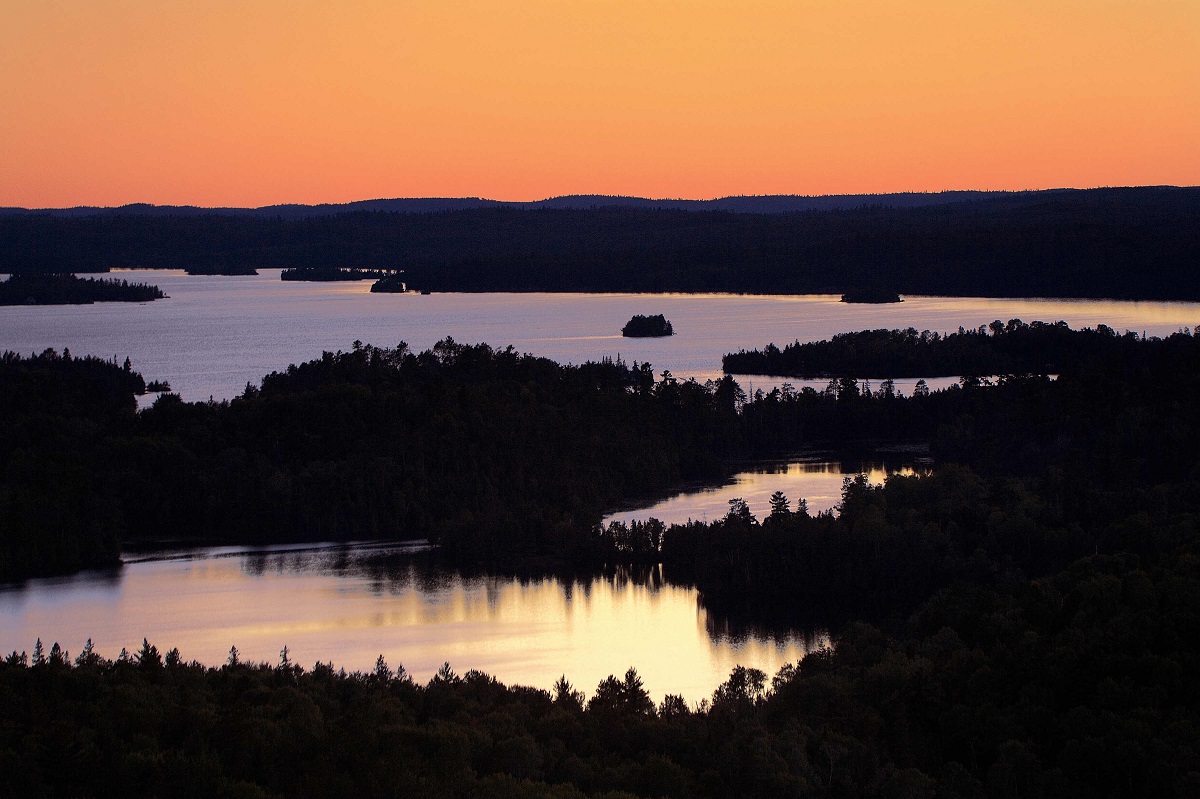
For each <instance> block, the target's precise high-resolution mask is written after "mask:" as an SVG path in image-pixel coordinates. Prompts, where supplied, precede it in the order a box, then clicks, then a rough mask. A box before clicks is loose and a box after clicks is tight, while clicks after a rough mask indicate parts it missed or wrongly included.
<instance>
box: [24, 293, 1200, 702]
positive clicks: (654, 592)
mask: <svg viewBox="0 0 1200 799" xmlns="http://www.w3.org/2000/svg"><path fill="white" fill-rule="evenodd" d="M116 276H117V277H122V278H126V279H130V280H133V281H136V282H150V283H155V284H157V285H159V286H160V287H161V288H162V289H163V290H164V291H166V292H167V294H169V295H170V299H166V300H160V301H156V302H152V303H144V304H132V305H131V304H122V303H107V304H97V305H88V306H53V307H5V308H0V349H3V350H15V351H17V352H20V353H23V354H28V353H31V352H40V351H41V350H43V349H46V348H47V347H54V348H56V349H59V350H61V349H63V348H64V347H68V348H70V349H71V351H72V352H73V353H74V354H76V355H85V354H91V355H97V356H100V357H104V358H115V359H117V360H118V361H123V360H124V359H125V358H126V357H129V358H130V359H131V360H132V362H133V365H134V367H135V368H136V369H137V370H138V371H140V372H141V373H142V374H143V375H144V376H145V377H146V378H147V379H148V380H151V379H155V380H167V381H169V382H170V383H171V385H172V387H173V389H174V390H175V391H177V392H179V393H181V394H182V395H183V397H184V398H185V399H189V400H202V399H208V398H209V397H210V396H211V397H213V398H215V399H218V400H220V399H227V398H230V397H233V396H236V395H237V394H238V393H240V392H241V391H242V389H243V388H244V387H245V385H246V383H248V382H249V383H254V384H258V382H259V381H260V380H261V378H262V377H263V375H265V374H267V373H268V372H271V371H273V370H278V369H282V368H285V367H286V366H287V365H288V364H289V363H298V362H301V361H304V360H309V359H312V358H315V357H318V356H319V355H320V353H321V352H322V351H324V350H337V349H343V350H346V349H349V348H350V347H351V345H352V342H354V341H355V340H361V341H363V342H366V343H371V344H375V345H378V346H395V345H396V344H397V343H399V342H400V341H406V342H408V344H409V345H410V346H411V347H413V348H414V349H425V348H428V347H430V346H432V345H433V344H434V343H435V342H436V341H438V340H439V339H442V338H444V337H446V336H452V337H453V338H455V339H456V340H458V341H462V342H466V343H476V342H480V341H486V342H488V343H490V344H492V345H493V346H498V347H503V346H506V345H509V344H511V345H513V346H515V347H516V348H517V349H518V350H520V351H522V352H531V353H533V354H536V355H542V356H546V357H549V358H553V359H555V360H557V361H560V362H571V363H580V362H583V361H586V360H597V359H600V358H602V357H614V358H615V357H617V356H620V357H621V358H623V359H624V360H625V361H627V362H633V361H635V360H636V361H641V362H645V361H649V362H650V363H652V364H653V365H654V367H655V370H656V371H657V372H661V371H663V370H670V371H671V372H672V373H673V374H675V375H676V376H677V377H680V378H688V377H695V378H697V379H700V380H705V379H710V378H716V377H719V376H720V375H721V356H722V355H723V354H725V353H726V352H731V351H736V350H739V349H743V348H745V349H750V348H758V347H762V346H763V345H765V344H767V343H769V342H774V343H776V344H777V345H779V346H783V345H784V344H788V343H790V342H792V341H796V340H799V341H813V340H819V339H824V338H829V337H830V336H832V335H834V334H835V333H840V332H846V331H851V330H862V329H870V328H895V327H900V328H907V327H916V328H917V329H930V330H934V331H938V332H942V333H948V332H954V331H957V330H958V328H959V327H960V326H963V327H978V326H979V325H981V324H987V323H989V322H991V321H993V320H995V319H1000V320H1003V321H1007V320H1009V319H1013V318H1020V319H1022V320H1024V321H1026V322H1032V321H1038V320H1040V321H1048V322H1052V321H1058V320H1064V321H1066V322H1068V323H1069V324H1070V325H1071V326H1072V327H1081V326H1095V325H1097V324H1107V325H1110V326H1111V327H1113V328H1115V329H1116V330H1118V331H1124V330H1127V329H1129V330H1134V331H1136V332H1138V333H1143V332H1144V333H1147V334H1150V335H1167V334H1170V333H1172V332H1174V331H1175V330H1178V329H1179V328H1181V327H1184V326H1189V327H1190V326H1195V325H1196V324H1197V323H1198V322H1200V305H1198V304H1196V303H1170V302H1116V301H1093V300H1082V301H1067V300H992V299H978V298H948V297H906V298H905V302H903V303H900V304H893V305H848V304H845V303H841V302H838V298H837V297H834V296H803V297H797V296H753V295H727V294H726V295H719V294H713V295H684V294H664V295H631V294H433V295H428V296H423V295H419V294H401V295H396V294H370V293H369V288H370V284H369V282H360V283H293V282H287V283H285V282H283V281H280V280H279V270H264V271H263V272H262V274H260V275H258V276H255V277H192V276H187V275H185V274H183V272H181V271H174V270H154V271H150V270H147V271H138V272H129V273H124V274H119V275H116ZM658 313H662V314H664V315H666V317H667V318H668V319H670V320H671V321H672V323H673V324H674V327H675V330H676V331H677V332H676V335H674V336H672V337H670V338H664V339H626V338H622V337H621V336H620V329H621V327H622V325H624V324H625V322H626V321H628V320H629V318H630V317H631V316H633V315H634V314H658ZM864 377H870V376H864ZM741 382H742V385H743V388H745V389H746V390H747V391H752V390H754V389H755V388H764V389H765V390H769V389H770V388H771V387H772V386H774V385H778V384H780V383H782V382H784V381H783V380H779V379H773V378H760V377H753V378H743V379H742V380H741ZM790 382H793V383H795V384H799V381H790ZM913 382H915V381H913ZM944 382H949V381H939V382H935V381H930V385H931V386H932V387H937V386H938V385H941V384H943V383H944ZM897 384H898V386H899V387H900V388H901V390H904V391H905V392H906V393H907V391H908V390H910V389H909V388H908V387H907V386H908V384H907V383H905V382H903V381H897ZM819 387H820V386H818V388H819ZM912 466H913V464H911V463H908V464H904V463H901V464H899V465H895V464H893V465H885V464H882V463H878V464H870V463H868V464H841V463H833V462H829V461H825V460H819V459H818V460H812V459H810V460H799V459H798V460H793V461H791V462H787V463H781V464H773V465H758V466H754V467H746V468H744V469H743V470H742V472H741V473H740V474H738V475H736V476H735V477H734V478H732V479H731V481H730V482H728V483H727V484H726V485H724V486H720V487H707V488H699V487H693V488H692V489H689V490H687V491H685V492H683V493H682V494H680V495H677V496H675V497H672V498H668V499H665V500H664V501H663V502H661V503H657V504H654V505H653V506H651V507H647V508H641V509H638V510H636V511H625V512H624V514H625V515H624V516H621V518H634V517H635V516H636V517H637V518H644V517H645V516H648V515H656V516H659V517H660V518H663V519H664V520H665V521H685V520H686V519H687V518H688V517H691V518H697V519H703V518H707V519H713V518H716V517H718V516H721V515H724V511H725V509H727V507H728V499H730V498H731V497H734V496H740V497H742V498H743V499H746V500H747V501H748V502H749V503H750V505H751V508H752V510H753V511H754V512H755V513H756V514H757V515H758V516H759V518H762V517H763V516H765V515H766V512H767V510H766V508H767V505H766V497H768V496H769V495H770V494H771V493H772V492H773V491H775V490H777V489H778V490H782V491H784V493H785V494H787V495H788V496H789V497H790V498H791V499H792V500H793V502H795V501H796V500H797V499H799V498H800V497H805V498H806V499H807V500H808V502H809V507H810V509H811V510H812V511H813V512H816V511H819V510H824V509H827V508H830V507H832V506H833V505H834V504H836V502H837V501H838V500H839V499H840V494H841V484H842V479H843V478H844V477H845V476H848V475H849V474H851V473H854V472H857V470H858V469H859V468H865V469H866V471H867V474H868V477H869V479H871V480H872V481H875V482H878V481H881V480H882V479H883V478H884V477H885V476H886V474H887V473H888V471H889V470H894V469H897V468H899V469H902V470H903V469H905V468H912ZM918 468H920V467H919V466H918ZM410 557H416V556H415V555H411V554H408V553H405V552H404V551H397V550H396V547H395V545H391V547H390V548H383V549H382V550H381V549H380V548H378V547H372V546H360V547H342V546H329V547H321V548H312V547H302V548H290V549H288V548H285V549H281V550H254V551H250V550H243V549H208V550H199V551H192V552H181V553H176V554H174V555H172V556H161V555H159V556H155V557H138V556H131V561H130V562H129V563H128V564H127V565H126V566H125V567H123V568H122V569H120V570H116V571H112V572H104V573H86V574H80V575H76V576H73V577H69V578H62V579H54V580H34V581H30V582H28V583H26V584H23V585H19V586H7V587H0V649H3V650H4V651H10V650H12V649H17V650H32V648H33V644H34V641H35V640H36V639H37V638H38V637H41V639H42V640H43V643H45V644H46V646H47V647H49V645H50V644H51V643H52V642H54V641H58V642H59V643H60V644H62V645H63V646H64V647H66V648H68V649H69V650H70V651H72V652H74V653H77V652H78V651H79V649H80V648H81V647H82V645H83V642H84V640H85V639H86V638H87V637H89V636H91V637H92V638H94V639H95V641H96V645H97V648H98V650H99V651H100V652H101V653H103V654H104V655H105V656H107V657H114V656H115V655H116V654H117V652H118V651H119V649H120V648H121V647H122V646H124V647H127V648H128V649H129V650H130V651H134V650H136V648H137V647H138V646H139V645H140V644H141V639H142V637H143V636H146V637H148V638H149V639H150V640H151V642H152V643H154V644H156V645H157V646H159V647H160V648H161V649H164V650H165V649H168V648H170V647H173V646H174V647H179V649H180V650H181V651H182V653H183V656H184V657H185V658H186V659H197V660H200V661H202V662H204V663H209V664H219V663H221V662H223V661H224V660H225V658H226V656H227V653H228V651H229V647H230V646H231V645H236V646H237V647H238V649H239V650H240V651H241V652H242V657H243V659H248V660H253V661H260V660H265V661H270V662H275V661H276V660H277V658H278V652H279V650H280V649H281V648H282V647H283V646H284V645H285V644H286V645H287V646H288V647H290V649H291V651H292V653H293V659H294V660H295V661H296V662H299V663H301V664H303V665H304V666H306V667H311V666H312V664H313V663H314V662H315V661H317V660H322V661H333V662H334V663H335V664H336V665H338V666H342V667H345V668H347V669H349V670H354V669H360V670H365V669H369V668H371V666H372V665H373V664H374V662H375V658H376V657H377V656H378V655H379V654H383V655H384V656H385V657H386V658H387V660H388V662H389V663H390V664H391V665H393V666H395V665H396V664H398V663H402V664H403V665H404V666H405V667H406V668H407V669H408V670H409V672H410V673H412V674H413V675H414V676H415V677H417V678H418V679H421V680H426V679H428V678H429V677H430V676H431V675H432V674H433V673H434V671H435V670H436V669H437V667H438V666H440V665H441V663H442V662H443V661H449V662H450V663H451V665H452V666H453V667H454V668H456V669H457V670H458V671H459V672H460V673H461V672H464V671H466V670H467V669H470V668H475V669H480V670H482V671H486V672H488V673H491V674H493V675H495V676H496V677H497V678H499V679H501V680H503V681H505V682H509V683H523V684H529V685H534V686H537V687H541V688H549V687H550V686H551V684H552V683H553V682H554V680H555V679H557V678H558V676H559V675H561V674H566V676H567V677H568V678H569V679H570V680H572V681H573V682H574V683H575V684H576V685H577V687H579V688H581V689H583V690H585V691H588V692H591V691H593V690H594V689H595V686H596V684H597V683H598V682H599V680H600V679H601V678H603V677H605V676H607V675H608V674H610V673H611V674H618V675H619V674H622V673H624V671H625V669H626V668H628V667H629V666H631V665H633V666H635V667H636V668H637V669H638V670H639V672H640V673H641V674H642V676H643V678H644V679H645V681H646V684H647V686H648V687H649V689H650V690H651V692H652V693H654V694H655V696H656V697H661V695H662V694H664V693H681V694H683V695H684V696H685V697H687V698H688V699H689V700H690V701H696V700H698V699H701V698H704V697H707V696H709V695H711V693H712V690H713V688H715V687H716V685H718V684H719V683H720V682H722V681H723V680H724V679H725V678H726V677H727V675H728V672H729V670H730V669H731V668H732V667H733V666H735V665H737V664H742V665H746V666H755V667H757V668H761V669H763V670H764V671H767V672H768V673H771V672H774V671H775V670H776V669H777V668H778V667H779V666H781V665H782V664H784V663H787V662H792V661H795V660H796V659H798V658H799V657H800V656H801V655H803V653H804V652H805V651H807V649H808V648H810V647H812V646H819V645H820V644H821V643H823V642H824V640H825V639H824V637H823V636H822V635H821V634H820V633H813V634H804V633H802V632H799V631H792V632H786V631H784V632H778V631H775V632H766V631H762V630H758V629H746V628H741V627H738V626H737V625H734V624H732V623H730V622H729V621H728V620H723V619H721V618H719V617H717V616H715V615H714V614H713V613H711V612H710V611H709V610H707V609H705V608H704V607H703V606H702V604H701V603H700V601H699V598H698V597H697V595H696V593H695V591H693V590H691V589H687V588H683V587H679V586H673V585H671V584H670V583H669V582H667V581H664V580H662V579H661V575H659V579H655V578H654V575H653V574H652V575H651V576H650V577H648V578H646V579H630V578H627V577H626V576H623V575H614V576H608V577H595V578H588V579H583V580H574V581H564V580H557V579H550V578H547V579H542V580H533V581H520V580H516V579H513V578H509V577H465V576H462V575H457V574H454V573H448V572H438V571H436V570H433V571H430V570H428V569H423V568H420V567H418V565H416V563H415V562H413V563H407V564H406V561H405V559H406V558H410ZM381 563H386V564H387V566H386V568H384V567H383V566H381V565H380V564H381Z"/></svg>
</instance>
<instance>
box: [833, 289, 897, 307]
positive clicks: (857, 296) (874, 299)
mask: <svg viewBox="0 0 1200 799" xmlns="http://www.w3.org/2000/svg"><path fill="white" fill-rule="evenodd" d="M842 302H858V303H869V304H871V305H883V304H884V303H889V302H904V300H902V299H901V298H900V295H899V294H897V293H896V292H894V291H891V290H889V289H884V288H879V287H877V286H876V287H873V288H857V289H848V290H847V291H846V293H845V294H843V295H842Z"/></svg>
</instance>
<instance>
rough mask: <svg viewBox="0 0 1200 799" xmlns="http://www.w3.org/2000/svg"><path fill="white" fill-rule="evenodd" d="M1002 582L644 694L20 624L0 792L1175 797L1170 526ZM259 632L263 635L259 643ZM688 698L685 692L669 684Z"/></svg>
mask: <svg viewBox="0 0 1200 799" xmlns="http://www.w3.org/2000/svg"><path fill="white" fill-rule="evenodd" d="M1182 532H1183V531H1182V528H1179V529H1178V530H1177V534H1176V542H1177V545H1178V546H1179V549H1178V550H1176V551H1175V552H1171V553H1169V554H1166V555H1164V556H1162V557H1157V558H1153V559H1150V558H1138V557H1133V556H1094V557H1089V558H1085V559H1082V560H1080V561H1078V562H1076V563H1074V564H1072V565H1071V566H1070V567H1069V568H1067V569H1065V570H1063V571H1062V572H1059V573H1057V574H1055V575H1053V576H1052V577H1048V578H1046V579H1042V580H1037V581H1031V582H1030V581H1017V582H1013V583H1012V584H1011V585H1010V586H1008V587H1007V588H993V587H972V586H967V585H962V586H959V587H956V588H954V589H952V590H949V591H945V592H942V593H940V594H938V595H937V596H935V597H933V598H932V599H931V600H930V601H929V602H927V603H926V604H924V605H923V606H922V607H921V608H920V610H919V611H918V612H917V613H915V614H913V615H912V616H911V618H909V619H908V620H907V622H905V623H904V624H902V625H901V626H899V627H897V628H896V629H895V630H893V631H892V632H890V633H889V632H885V631H883V630H881V629H878V628H876V627H873V626H870V625H867V624H856V625H852V626H851V627H849V628H848V629H846V630H845V631H844V632H843V633H842V634H841V635H840V636H839V637H838V638H837V641H836V647H835V648H834V649H833V650H832V651H828V650H826V651H820V652H817V653H815V654H811V655H809V656H808V657H806V658H805V659H803V660H802V661H800V662H799V663H798V664H792V665H789V666H786V667H785V668H784V669H782V670H780V672H779V673H778V674H776V675H774V677H771V676H769V675H766V674H764V673H762V672H761V671H758V670H756V669H747V668H742V667H740V666H739V667H737V668H735V669H734V670H733V671H732V672H731V674H730V676H729V679H728V680H727V681H726V682H725V683H724V684H722V685H721V686H719V687H718V688H717V690H716V691H715V692H714V694H713V696H712V698H711V699H705V700H703V701H702V702H700V703H692V702H689V701H687V699H685V698H683V697H679V696H673V695H668V696H667V697H665V698H664V699H663V700H662V701H661V702H660V703H659V704H658V705H657V706H656V705H655V704H654V702H653V701H652V700H651V699H650V697H649V695H648V694H647V692H646V690H645V688H644V686H643V684H642V680H641V678H640V677H639V675H638V674H637V672H636V670H635V669H634V668H631V669H630V670H629V671H628V672H627V673H626V674H625V675H624V676H617V675H614V676H611V677H608V678H605V679H604V680H602V681H601V682H600V684H599V685H597V686H596V687H595V689H594V691H592V692H591V693H590V694H585V693H584V692H583V691H580V690H577V689H576V688H575V687H574V686H572V685H571V684H570V682H569V677H570V675H564V678H563V679H561V680H560V681H559V682H558V683H557V684H556V685H555V686H554V687H553V689H552V690H550V691H547V690H543V689H538V688H526V687H519V686H514V687H506V686H504V685H502V684H500V683H498V682H497V681H496V680H494V679H493V678H491V677H488V676H487V675H485V674H481V673H479V672H476V671H471V672H468V673H466V674H465V675H462V676H459V675H457V674H455V672H454V670H453V669H452V668H451V667H450V666H449V664H447V665H445V666H443V667H442V669H441V670H439V672H438V674H437V675H436V676H434V677H433V678H432V679H431V680H430V681H429V682H428V683H427V684H424V685H422V684H418V683H415V682H414V681H413V680H412V679H411V677H410V676H409V675H408V674H407V673H406V672H405V671H404V669H403V667H402V665H401V664H393V665H395V666H396V668H394V669H393V668H392V665H389V664H388V663H387V662H386V660H385V659H384V658H383V656H382V655H381V656H380V658H379V660H378V662H377V664H376V668H375V669H374V670H373V671H372V672H369V673H365V674H364V673H357V672H356V673H353V674H346V673H345V672H341V671H337V670H335V668H334V666H333V665H331V664H324V663H317V664H316V665H315V666H313V667H312V668H311V669H306V668H302V667H300V666H298V665H296V664H295V663H293V662H292V661H291V659H290V658H289V657H288V653H287V651H286V648H284V650H283V651H282V652H281V657H280V661H279V663H278V664H275V665H268V664H246V663H242V662H240V661H239V658H238V656H237V653H236V649H231V653H230V659H229V661H230V662H229V663H227V664H226V665H224V666H222V667H220V668H206V667H205V666H202V665H200V664H197V663H195V662H192V663H187V662H185V661H184V659H183V656H182V655H181V653H179V652H178V650H171V651H169V652H167V653H165V654H163V653H162V652H161V651H160V650H159V649H158V648H157V647H155V646H154V645H152V644H150V643H149V642H143V645H142V647H141V648H140V649H139V651H137V652H135V653H132V654H129V653H125V652H124V650H122V655H121V656H120V657H118V658H117V659H116V660H115V661H109V660H106V659H104V658H101V657H100V656H99V655H98V654H97V653H96V652H95V651H94V650H93V649H92V647H91V645H90V642H89V643H88V645H87V646H86V647H85V648H84V650H83V651H82V652H80V653H79V654H78V655H77V656H76V657H74V658H73V659H72V653H69V652H64V651H63V650H62V649H61V648H60V647H59V645H58V644H57V643H55V644H53V645H52V646H50V648H49V650H48V651H47V648H46V647H45V646H44V645H43V644H42V642H40V641H39V642H37V643H36V645H34V650H33V654H32V656H31V655H30V654H28V651H26V652H13V653H12V654H11V655H10V656H9V657H8V658H7V659H6V660H4V661H3V662H0V717H2V718H3V719H4V721H5V723H4V724H2V725H0V768H2V772H0V773H3V774H4V780H5V789H6V791H7V792H9V793H11V794H13V795H59V796H76V795H99V794H109V793H120V794H129V795H181V796H193V795H196V796H200V795H203V796H219V795H233V796H298V797H306V796H313V797H326V796H339V795H354V796H363V797H375V796H379V797H384V796H407V795H419V796H423V797H477V796H488V797H556V798H557V799H573V798H575V797H608V798H609V799H618V797H630V796H635V797H641V796H645V797H681V798H682V797H721V798H722V799H724V798H725V797H729V798H731V799H732V798H735V797H794V796H814V797H835V796H840V797H877V796H899V797H966V798H969V799H984V797H1008V796H1028V797H1046V798H1047V799H1049V797H1056V798H1058V797H1062V798H1066V799H1070V798H1071V797H1079V799H1085V798H1086V799H1092V797H1098V796H1100V797H1130V799H1135V798H1137V799H1140V797H1145V796H1173V797H1188V796H1193V795H1195V794H1196V792H1197V790H1198V789H1200V732H1198V730H1200V688H1198V686H1200V672H1198V665H1197V664H1200V650H1198V649H1197V642H1198V641H1200V574H1198V572H1197V568H1196V562H1197V557H1196V544H1195V540H1194V536H1193V537H1192V538H1191V540H1189V539H1188V536H1187V535H1179V533H1182ZM282 646H284V644H282V643H281V647H282ZM692 699H694V698H692Z"/></svg>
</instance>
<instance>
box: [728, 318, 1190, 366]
mask: <svg viewBox="0 0 1200 799" xmlns="http://www.w3.org/2000/svg"><path fill="white" fill-rule="evenodd" d="M1189 330H1190V329H1189ZM1114 335H1115V331H1113V330H1112V329H1111V328H1109V327H1108V326H1106V325H1099V326H1098V327H1097V328H1095V329H1090V328H1089V329H1084V330H1071V329H1070V328H1069V327H1067V325H1066V324H1064V323H1062V322H1058V323H1056V324H1047V323H1045V322H1033V323H1032V324H1025V323H1024V322H1022V321H1021V320H1020V319H1010V320H1009V321H1008V322H1007V323H1005V322H1001V321H999V320H997V321H995V322H992V323H991V324H990V325H982V326H980V327H979V329H977V330H964V329H962V328H959V330H958V332H957V333H950V334H947V335H944V336H943V335H941V334H940V333H936V332H934V333H931V332H930V331H928V330H924V331H921V332H920V333H918V332H917V330H916V328H911V327H910V328H908V329H907V330H863V331H860V332H854V333H838V334H836V335H835V336H834V337H833V338H832V339H829V340H827V341H812V342H808V343H804V344H801V343H800V342H799V341H797V342H795V343H793V344H788V345H787V346H785V347H784V348H783V349H779V347H777V346H775V345H774V344H768V345H767V346H766V347H764V348H763V349H761V350H751V351H749V352H747V351H745V350H742V351H741V352H736V353H730V354H728V355H726V356H725V357H724V358H723V359H722V365H723V367H724V369H725V371H726V372H727V373H729V374H746V375H780V376H785V377H859V378H861V377H893V378H894V377H948V376H954V377H958V376H961V375H968V376H974V377H983V376H991V375H1047V374H1057V373H1058V371H1059V370H1060V369H1061V368H1063V366H1064V365H1065V364H1072V363H1073V364H1079V363H1086V362H1090V361H1095V360H1098V359H1105V358H1118V359H1124V360H1129V359H1131V358H1132V357H1133V353H1134V352H1135V351H1137V352H1145V351H1155V350H1157V349H1158V348H1161V347H1164V346H1168V345H1165V344H1163V343H1161V342H1150V343H1146V342H1143V341H1141V340H1139V339H1138V338H1137V336H1134V335H1131V334H1128V333H1127V334H1126V335H1125V336H1123V337H1122V338H1120V339H1119V340H1114Z"/></svg>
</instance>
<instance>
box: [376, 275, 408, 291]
mask: <svg viewBox="0 0 1200 799" xmlns="http://www.w3.org/2000/svg"><path fill="white" fill-rule="evenodd" d="M407 291H408V284H407V283H405V282H404V275H401V274H396V275H388V276H387V277H381V278H379V279H378V280H376V281H375V282H374V283H372V284H371V293H372V294H404V293H405V292H407Z"/></svg>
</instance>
